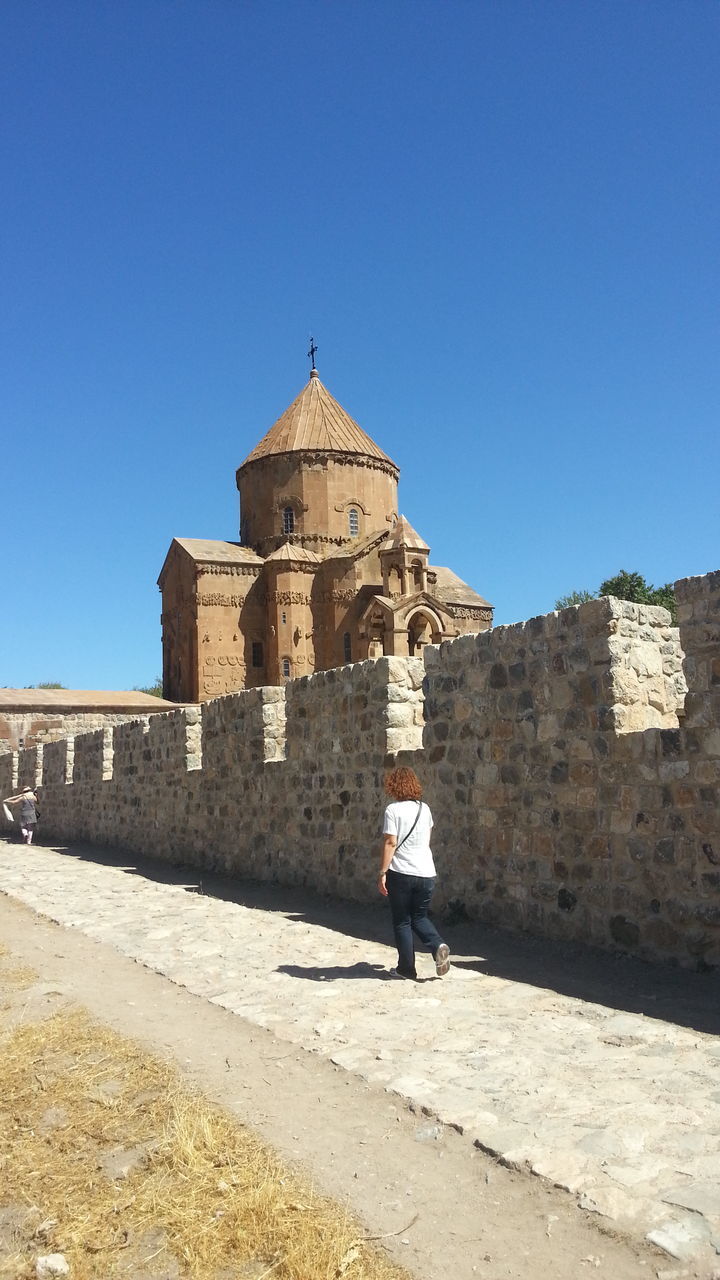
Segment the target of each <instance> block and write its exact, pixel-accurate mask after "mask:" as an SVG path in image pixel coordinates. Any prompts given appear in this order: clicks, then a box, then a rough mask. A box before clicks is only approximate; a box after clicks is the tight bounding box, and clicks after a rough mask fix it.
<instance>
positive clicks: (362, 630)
mask: <svg viewBox="0 0 720 1280" xmlns="http://www.w3.org/2000/svg"><path fill="white" fill-rule="evenodd" d="M398 478H399V468H398V467H397V465H396V464H395V463H394V462H393V461H392V459H391V458H389V457H388V456H387V454H385V453H383V451H382V450H381V449H380V448H379V447H378V446H377V445H376V444H375V442H374V441H373V440H371V439H370V437H369V436H368V435H367V434H366V433H365V432H364V431H363V430H362V428H361V427H360V426H358V424H357V423H356V422H354V421H353V419H352V418H351V417H350V416H349V414H347V413H346V412H345V410H344V409H343V408H342V406H341V405H339V404H338V402H337V400H335V399H334V398H333V396H332V395H331V394H330V392H329V391H328V390H327V388H326V387H324V386H323V384H322V382H321V381H320V378H319V375H318V373H317V370H316V369H315V368H313V369H312V371H311V374H310V379H309V381H308V383H307V385H306V386H305V387H304V389H303V390H302V391H301V392H300V395H299V396H298V397H297V398H296V399H295V400H294V401H293V403H292V404H291V405H290V406H289V408H288V409H286V410H285V412H284V413H283V414H282V416H281V417H280V418H279V419H278V421H277V422H276V423H275V425H274V426H273V427H271V428H270V430H269V431H268V432H267V434H266V435H265V436H263V438H262V440H261V441H260V442H259V444H257V445H256V447H255V448H254V449H253V450H252V452H251V453H250V454H249V455H248V457H247V458H246V459H245V461H244V462H243V463H242V465H241V466H240V467H239V468H238V470H237V474H236V481H237V487H238V490H239V493H240V516H241V519H240V541H239V542H218V541H208V540H204V539H196V538H174V539H173V541H172V544H171V546H170V549H169V551H168V554H167V556H166V559H165V563H164V565H163V567H162V571H161V573H160V577H159V579H158V585H159V587H160V590H161V592H162V628H163V694H164V697H165V698H168V699H170V700H172V701H174V702H204V701H206V700H207V699H208V698H215V697H217V696H219V695H220V694H224V693H234V692H236V691H238V690H240V689H247V688H254V687H256V686H259V685H269V684H282V683H284V682H285V681H287V680H292V679H295V678H297V677H298V676H304V675H311V674H312V673H313V672H314V671H323V670H326V669H327V668H329V667H338V666H342V665H343V664H345V663H350V662H359V661H361V660H363V659H365V658H375V657H380V656H382V655H383V654H398V655H402V656H405V657H407V656H408V655H412V654H416V653H418V652H419V651H420V650H421V648H422V646H423V645H425V644H436V643H438V642H439V641H441V640H445V639H450V638H452V637H454V636H458V635H463V634H465V633H468V632H476V631H484V630H487V628H489V627H490V626H491V625H492V606H491V605H490V604H488V602H487V600H484V599H483V598H482V596H479V595H477V593H476V592H475V591H473V590H472V588H470V587H469V586H467V584H466V583H464V582H462V581H461V579H460V578H458V577H457V576H456V575H455V574H454V573H453V572H452V570H450V569H447V568H442V567H440V566H433V565H431V564H430V563H429V555H430V548H429V547H428V545H427V543H425V542H424V541H423V539H422V538H421V537H420V535H419V534H418V533H416V532H415V530H414V529H413V528H412V526H411V525H410V524H409V523H408V521H407V520H406V519H405V517H404V516H402V515H400V514H399V513H398Z"/></svg>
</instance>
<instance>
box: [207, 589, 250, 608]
mask: <svg viewBox="0 0 720 1280" xmlns="http://www.w3.org/2000/svg"><path fill="white" fill-rule="evenodd" d="M246 599H247V596H234V595H230V596H228V595H224V594H223V593H222V592H221V591H204V592H200V593H198V598H197V602H198V604H200V605H206V606H208V605H209V606H212V605H220V606H223V607H225V608H233V609H240V608H242V606H243V605H244V603H245V601H246Z"/></svg>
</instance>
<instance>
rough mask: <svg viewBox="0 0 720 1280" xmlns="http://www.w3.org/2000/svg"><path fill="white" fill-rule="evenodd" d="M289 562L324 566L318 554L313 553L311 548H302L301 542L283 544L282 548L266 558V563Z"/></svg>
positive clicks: (278, 548) (277, 548)
mask: <svg viewBox="0 0 720 1280" xmlns="http://www.w3.org/2000/svg"><path fill="white" fill-rule="evenodd" d="M269 560H272V561H278V560H287V561H288V562H289V563H291V564H293V563H294V564H299V563H304V564H322V559H321V557H320V556H319V555H317V554H316V552H314V551H311V550H310V548H309V547H304V546H302V544H301V543H299V542H293V543H291V542H283V543H282V545H281V546H279V547H276V549H275V550H274V551H271V552H270V555H269V556H266V557H265V561H266V563H267V561H269Z"/></svg>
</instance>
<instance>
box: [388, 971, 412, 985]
mask: <svg viewBox="0 0 720 1280" xmlns="http://www.w3.org/2000/svg"><path fill="white" fill-rule="evenodd" d="M390 977H391V978H404V979H405V981H406V982H416V981H417V975H416V974H414V973H401V972H400V970H399V969H391V970H390Z"/></svg>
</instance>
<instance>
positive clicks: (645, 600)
mask: <svg viewBox="0 0 720 1280" xmlns="http://www.w3.org/2000/svg"><path fill="white" fill-rule="evenodd" d="M598 594H599V595H601V596H616V597H617V599H618V600H631V601H632V602H633V603H634V604H659V605H662V607H663V609H668V610H669V612H670V616H671V618H672V620H673V622H675V620H676V618H677V602H676V600H675V592H674V591H673V588H672V583H670V582H666V583H665V585H664V586H663V587H653V586H652V584H651V583H649V582H646V581H645V579H644V578H643V576H642V574H641V573H629V572H628V570H627V569H621V570H620V572H619V573H616V574H615V577H614V578H606V579H605V581H604V582H601V583H600V590H599V592H598Z"/></svg>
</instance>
